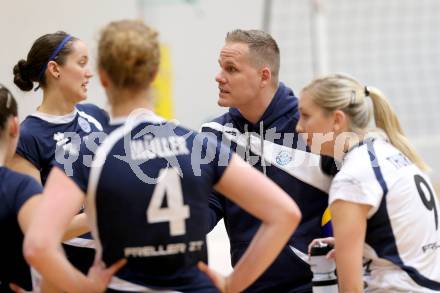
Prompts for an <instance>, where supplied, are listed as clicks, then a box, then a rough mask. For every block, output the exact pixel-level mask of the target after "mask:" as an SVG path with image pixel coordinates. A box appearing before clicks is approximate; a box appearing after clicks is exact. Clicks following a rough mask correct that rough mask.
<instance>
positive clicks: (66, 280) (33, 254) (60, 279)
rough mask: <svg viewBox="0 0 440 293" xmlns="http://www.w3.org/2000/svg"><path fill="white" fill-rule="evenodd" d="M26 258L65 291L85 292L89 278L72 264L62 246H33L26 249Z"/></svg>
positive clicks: (52, 284) (48, 279) (44, 276)
mask: <svg viewBox="0 0 440 293" xmlns="http://www.w3.org/2000/svg"><path fill="white" fill-rule="evenodd" d="M25 257H26V260H27V261H28V262H29V264H30V265H31V266H33V267H34V268H35V269H36V270H37V271H38V272H39V273H40V274H41V275H42V276H43V278H44V279H45V280H46V282H48V283H49V284H51V287H56V288H59V289H60V290H62V291H63V292H85V290H86V288H88V287H89V285H90V284H89V280H88V279H87V277H86V276H85V275H83V274H82V273H81V272H80V271H78V270H77V269H76V268H74V267H73V266H72V264H70V262H69V261H68V260H67V258H66V257H65V256H64V253H63V251H62V248H61V246H59V245H58V247H57V248H41V249H39V248H33V247H29V246H28V247H27V248H26V250H25Z"/></svg>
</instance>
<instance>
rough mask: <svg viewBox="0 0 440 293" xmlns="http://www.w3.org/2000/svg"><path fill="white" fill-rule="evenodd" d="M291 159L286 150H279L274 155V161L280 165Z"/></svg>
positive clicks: (284, 164) (287, 162)
mask: <svg viewBox="0 0 440 293" xmlns="http://www.w3.org/2000/svg"><path fill="white" fill-rule="evenodd" d="M291 161H292V156H291V155H290V154H289V152H287V151H280V152H279V153H278V155H277V156H276V162H277V163H278V164H279V165H281V166H286V165H287V164H289V163H290V162H291Z"/></svg>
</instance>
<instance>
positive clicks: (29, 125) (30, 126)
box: [20, 115, 48, 137]
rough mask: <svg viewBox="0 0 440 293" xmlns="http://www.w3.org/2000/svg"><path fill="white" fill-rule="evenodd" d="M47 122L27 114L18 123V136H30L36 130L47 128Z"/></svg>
mask: <svg viewBox="0 0 440 293" xmlns="http://www.w3.org/2000/svg"><path fill="white" fill-rule="evenodd" d="M47 124H48V123H47V122H46V121H44V120H42V119H40V118H38V117H35V116H32V115H29V116H27V117H26V118H25V119H24V120H23V121H22V122H21V123H20V137H21V136H27V135H29V136H32V135H34V134H35V132H36V131H39V130H40V129H46V128H47Z"/></svg>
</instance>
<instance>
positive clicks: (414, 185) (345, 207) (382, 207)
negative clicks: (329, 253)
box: [297, 74, 440, 292]
mask: <svg viewBox="0 0 440 293" xmlns="http://www.w3.org/2000/svg"><path fill="white" fill-rule="evenodd" d="M370 101H371V103H370ZM370 104H371V105H372V107H373V111H371V110H370V109H371V107H370ZM299 109H300V114H301V117H300V121H299V123H298V127H297V128H298V131H299V132H301V133H303V135H304V136H305V137H306V139H307V143H308V145H310V147H311V149H312V151H313V152H317V153H321V154H324V155H329V156H333V157H334V158H335V159H336V160H337V161H339V162H341V167H340V170H339V173H338V174H337V175H336V176H335V178H334V179H333V181H332V184H331V188H330V194H329V204H330V209H331V212H332V217H333V228H334V235H335V239H334V240H335V249H336V250H335V255H336V266H337V272H338V279H339V286H340V292H363V290H365V291H366V292H434V291H440V250H439V249H438V248H439V244H440V227H439V225H440V223H439V215H438V213H439V211H440V207H439V202H438V199H437V197H436V195H435V192H434V189H433V187H432V184H431V182H430V180H429V178H428V176H427V175H426V174H425V173H424V171H426V170H427V168H428V167H427V165H426V164H425V163H424V162H423V161H422V159H421V158H420V156H419V155H418V154H417V153H416V151H415V150H414V148H413V147H412V146H411V145H410V143H409V141H408V139H407V138H406V137H405V135H404V134H403V131H402V128H401V127H400V124H399V121H398V119H397V116H396V114H395V112H394V111H393V110H392V108H391V106H390V104H389V102H388V101H387V99H386V98H385V97H384V95H383V94H382V93H381V92H380V91H379V90H378V89H376V88H373V87H365V86H364V85H363V84H361V83H360V82H358V81H357V80H355V79H353V78H351V77H349V76H346V75H341V74H335V75H329V76H326V77H323V78H319V79H316V80H314V81H313V82H311V83H310V84H309V85H307V86H306V87H305V88H304V89H303V90H302V92H301V98H300V103H299ZM372 112H373V113H372ZM372 114H374V122H375V124H376V128H374V129H370V128H369V124H370V120H371V117H372ZM324 241H327V242H328V241H329V239H325V240H324ZM330 241H331V240H330ZM363 266H364V271H363ZM363 273H365V275H364V277H363V276H362V275H363ZM364 281H365V286H364Z"/></svg>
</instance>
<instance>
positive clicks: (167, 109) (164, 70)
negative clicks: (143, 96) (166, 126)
mask: <svg viewBox="0 0 440 293" xmlns="http://www.w3.org/2000/svg"><path fill="white" fill-rule="evenodd" d="M151 88H152V91H153V92H152V95H153V98H154V111H155V112H156V113H157V114H158V115H159V116H162V117H164V118H165V119H168V120H169V119H172V118H173V117H174V110H173V97H172V96H173V95H172V75H171V54H170V48H169V47H168V46H167V45H164V44H162V45H161V46H160V68H159V72H158V73H157V76H156V79H155V80H154V82H153V84H152V87H151Z"/></svg>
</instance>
